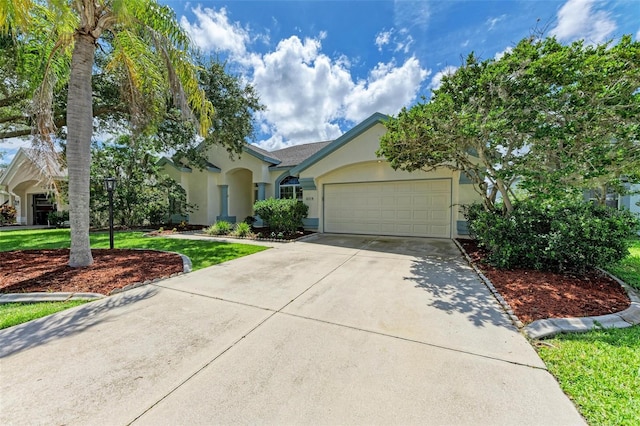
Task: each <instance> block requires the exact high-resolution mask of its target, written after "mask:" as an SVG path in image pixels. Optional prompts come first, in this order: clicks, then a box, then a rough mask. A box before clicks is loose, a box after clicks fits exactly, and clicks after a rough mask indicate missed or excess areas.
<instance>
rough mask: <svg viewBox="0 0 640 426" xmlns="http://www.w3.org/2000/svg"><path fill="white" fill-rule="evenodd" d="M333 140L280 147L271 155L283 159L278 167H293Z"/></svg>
mask: <svg viewBox="0 0 640 426" xmlns="http://www.w3.org/2000/svg"><path fill="white" fill-rule="evenodd" d="M331 142H333V141H324V142H314V143H305V144H302V145H293V146H289V147H286V148H282V149H278V150H276V151H272V152H271V155H272V156H275V157H277V158H279V159H280V160H281V161H282V162H281V163H280V164H278V167H293V166H297V165H298V164H300V163H302V162H303V161H304V160H306V159H307V158H309V157H311V156H312V155H313V154H315V153H316V152H318V151H320V150H321V149H322V148H324V147H325V146H327V145H329V144H330V143H331Z"/></svg>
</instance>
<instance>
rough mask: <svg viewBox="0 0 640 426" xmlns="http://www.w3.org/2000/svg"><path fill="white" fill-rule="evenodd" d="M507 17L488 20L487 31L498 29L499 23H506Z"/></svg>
mask: <svg viewBox="0 0 640 426" xmlns="http://www.w3.org/2000/svg"><path fill="white" fill-rule="evenodd" d="M506 17H507V15H500V16H498V17H495V18H489V19H487V25H488V26H489V28H488V30H487V31H491V30H493V29H494V28H495V27H496V25H497V24H498V23H500V22H501V21H504V20H505V18H506Z"/></svg>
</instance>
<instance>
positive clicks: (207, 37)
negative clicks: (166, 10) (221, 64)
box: [180, 6, 250, 57]
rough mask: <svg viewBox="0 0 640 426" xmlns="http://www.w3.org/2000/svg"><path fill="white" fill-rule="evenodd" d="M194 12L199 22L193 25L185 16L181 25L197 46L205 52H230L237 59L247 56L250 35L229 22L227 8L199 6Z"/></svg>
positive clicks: (236, 24) (239, 26)
mask: <svg viewBox="0 0 640 426" xmlns="http://www.w3.org/2000/svg"><path fill="white" fill-rule="evenodd" d="M192 11H193V14H194V15H195V16H196V20H197V22H195V23H193V24H192V23H190V22H189V21H188V20H187V18H186V17H184V16H183V17H182V18H181V19H180V25H181V26H182V28H184V30H185V31H186V32H187V34H189V36H190V37H191V39H192V40H193V42H194V43H195V44H196V46H198V47H199V48H200V49H202V50H204V51H220V52H228V53H229V54H230V55H232V56H235V57H242V56H243V55H245V54H246V45H247V43H249V41H250V37H249V33H248V31H247V30H246V29H244V28H242V26H241V25H240V24H239V23H237V22H235V23H233V22H230V21H229V17H228V16H227V10H226V9H225V8H222V9H220V10H215V9H210V8H205V9H202V8H201V7H200V6H197V7H196V8H195V9H193V10H192Z"/></svg>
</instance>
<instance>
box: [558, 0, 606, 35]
mask: <svg viewBox="0 0 640 426" xmlns="http://www.w3.org/2000/svg"><path fill="white" fill-rule="evenodd" d="M596 4H597V2H596V1H595V0H568V1H567V2H566V3H565V4H564V6H562V7H561V8H560V10H559V11H558V25H556V27H554V28H553V29H552V30H551V31H550V34H551V35H554V36H556V37H558V39H560V40H563V41H573V40H577V39H585V40H586V41H587V42H590V43H602V42H604V41H606V40H607V38H609V37H610V36H611V34H612V33H613V32H614V31H615V30H616V28H617V25H616V22H615V21H614V20H613V19H611V15H610V14H609V13H608V12H605V11H603V10H596V9H595V7H594V6H595V5H596Z"/></svg>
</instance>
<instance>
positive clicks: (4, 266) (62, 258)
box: [0, 249, 183, 295]
mask: <svg viewBox="0 0 640 426" xmlns="http://www.w3.org/2000/svg"><path fill="white" fill-rule="evenodd" d="M91 252H92V254H93V264H92V265H90V266H87V267H84V268H71V267H69V266H68V265H67V262H68V261H69V250H68V249H56V250H17V251H9V252H2V253H1V257H2V262H0V293H29V292H59V291H62V292H90V293H100V294H105V295H107V294H109V293H110V292H111V291H113V290H114V289H119V288H123V287H125V286H126V285H129V284H134V283H138V282H144V281H147V280H152V279H155V278H162V277H167V276H170V275H172V274H175V273H180V272H183V263H182V257H181V256H180V255H178V254H175V253H164V252H158V251H153V250H127V249H115V250H91Z"/></svg>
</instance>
